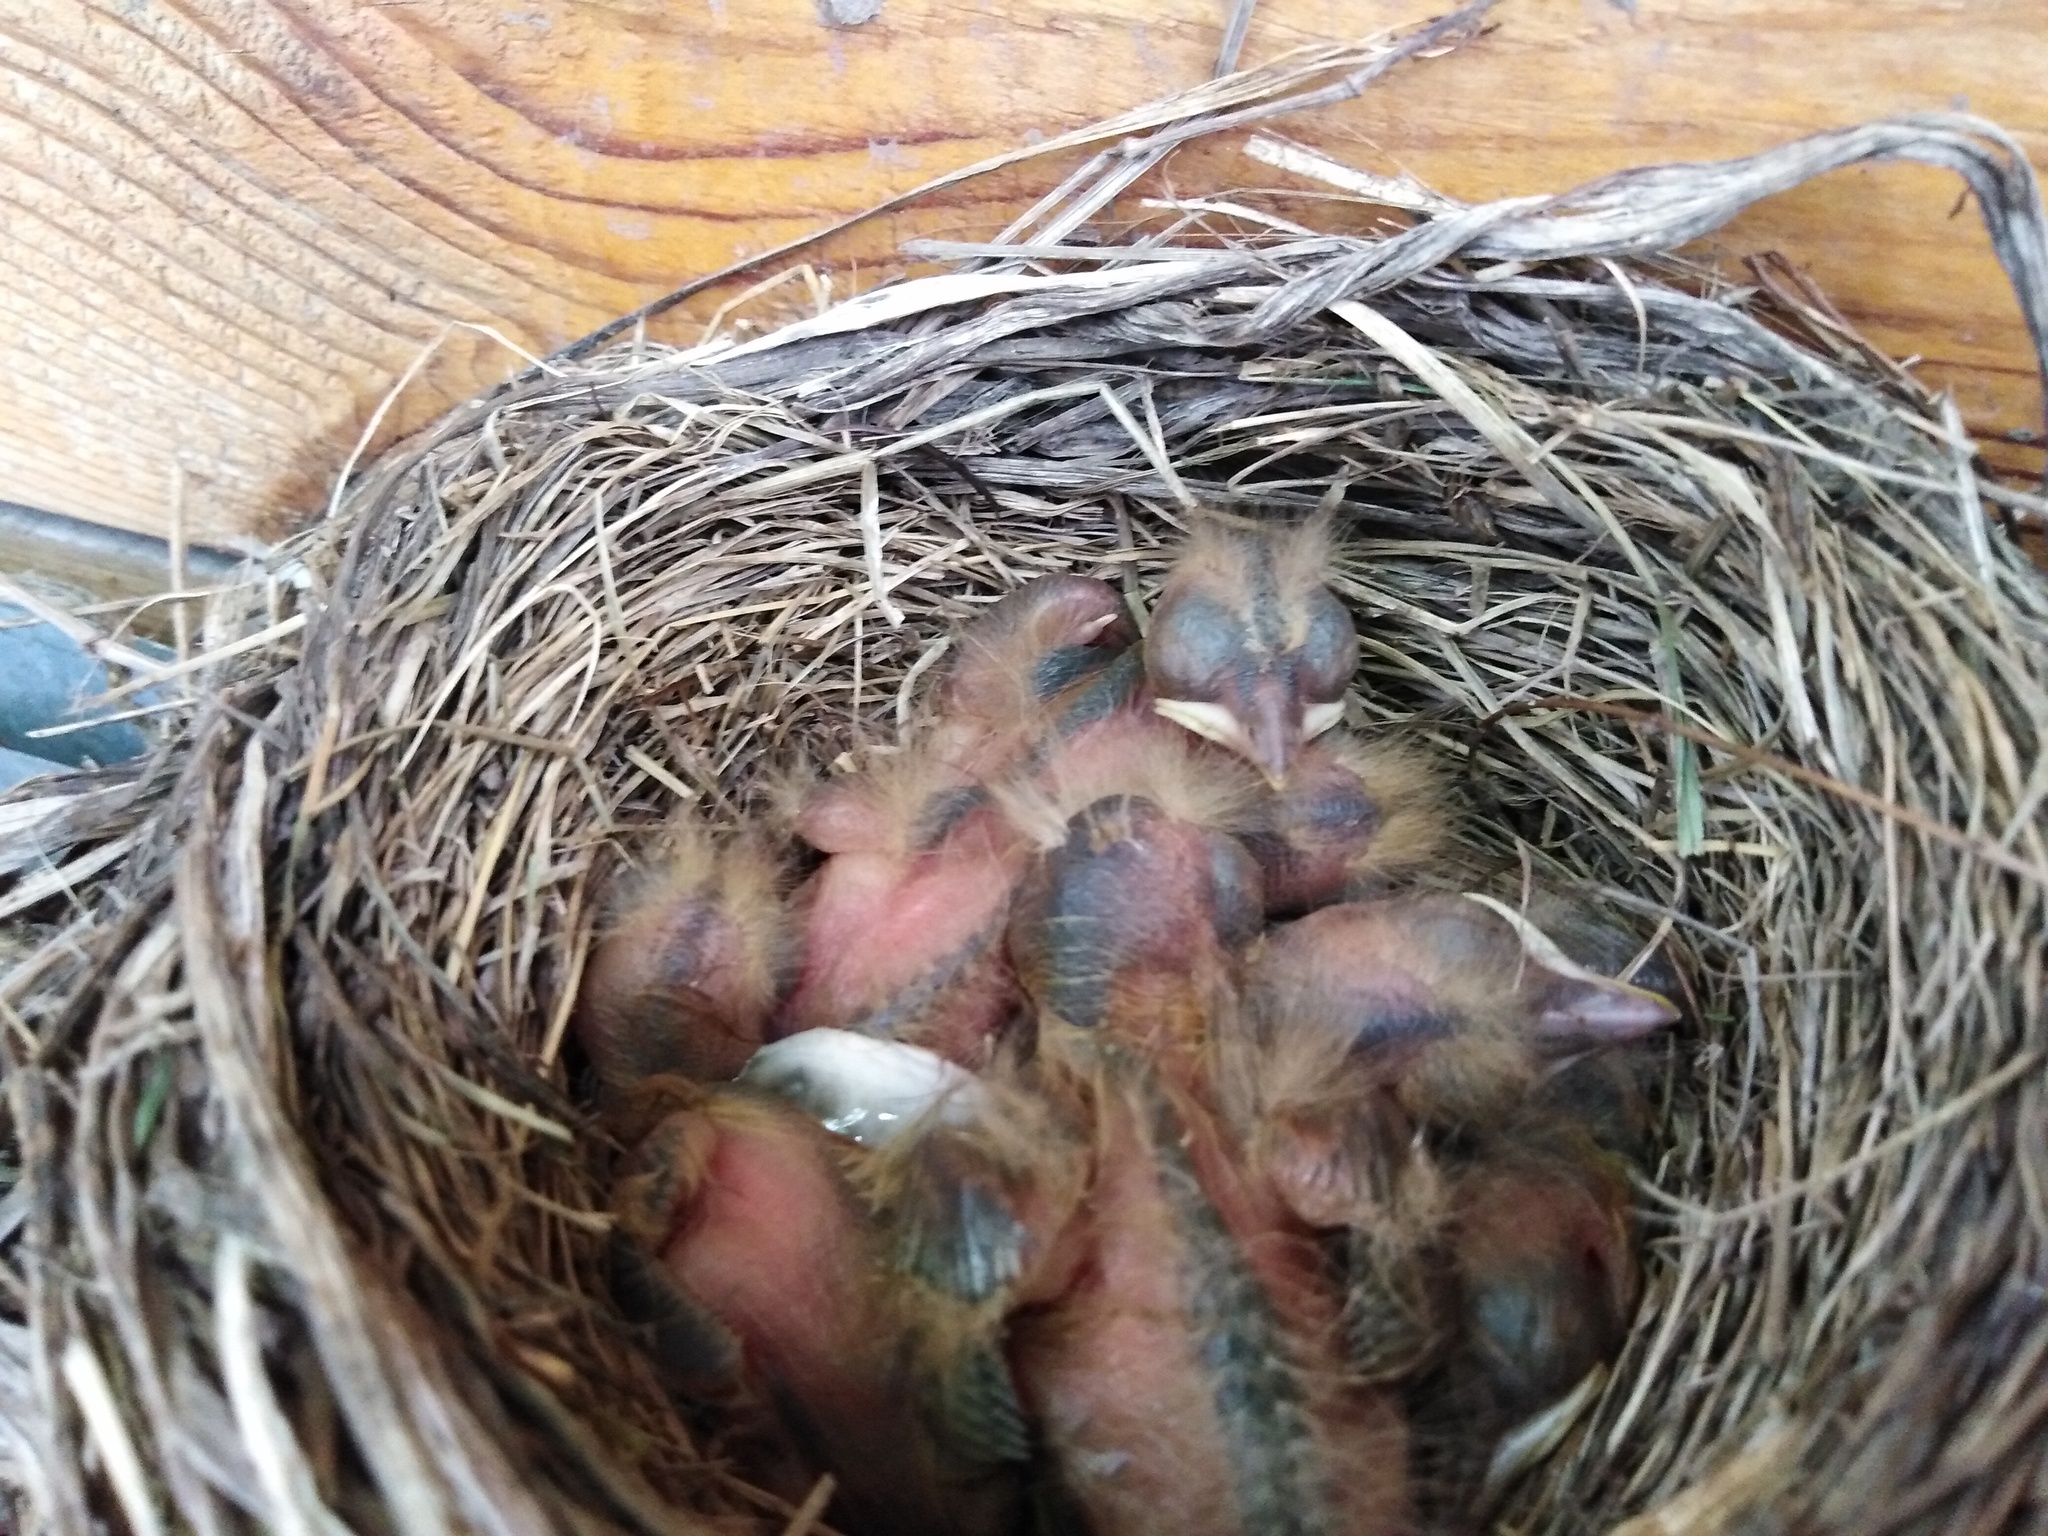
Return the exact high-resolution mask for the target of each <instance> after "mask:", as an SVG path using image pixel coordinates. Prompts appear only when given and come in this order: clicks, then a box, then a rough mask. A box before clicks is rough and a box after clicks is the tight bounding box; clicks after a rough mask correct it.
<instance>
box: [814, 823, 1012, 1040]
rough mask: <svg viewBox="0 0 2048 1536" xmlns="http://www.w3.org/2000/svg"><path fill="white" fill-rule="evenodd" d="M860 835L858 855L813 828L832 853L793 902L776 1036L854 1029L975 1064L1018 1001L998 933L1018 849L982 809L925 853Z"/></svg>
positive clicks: (843, 841)
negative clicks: (794, 956) (800, 949)
mask: <svg viewBox="0 0 2048 1536" xmlns="http://www.w3.org/2000/svg"><path fill="white" fill-rule="evenodd" d="M840 819H842V820H844V819H849V818H846V817H841V818H840ZM804 830H805V831H806V833H807V834H808V833H810V832H811V831H813V830H818V829H815V828H814V827H811V826H806V827H805V828H804ZM870 830H871V834H872V835H870V836H869V837H868V838H866V839H865V842H866V846H857V838H856V836H850V835H846V834H847V832H848V829H847V828H844V827H840V826H834V827H833V828H831V829H830V830H829V831H825V830H818V835H819V836H820V837H822V838H825V839H827V842H828V843H836V844H837V846H836V847H832V846H828V847H827V851H828V852H830V854H831V857H830V858H828V859H827V860H826V862H825V864H824V866H823V867H822V868H821V869H819V870H818V872H817V873H816V874H814V875H813V876H812V877H811V878H810V880H809V881H808V882H806V884H805V885H804V887H803V888H802V889H801V890H800V891H798V893H797V896H796V901H795V909H796V914H797V920H798V922H799V923H800V925H801V929H802V933H803V946H804V957H803V964H802V968H801V970H800V971H799V973H798V976H797V982H796V986H795V988H794V989H793V990H792V991H791V993H790V995H789V997H788V998H787V999H786V1001H785V1002H784V1004H783V1007H782V1009H781V1011H780V1013H779V1014H778V1015H777V1020H776V1029H777V1032H778V1034H783V1035H787V1034H794V1033H795V1032H797V1031H798V1030H804V1029H818V1028H833V1029H855V1030H861V1031H864V1032H866V1033H870V1034H879V1035H886V1036H888V1037H889V1038H892V1039H900V1040H904V1041H907V1042H909V1043H911V1044H915V1045H921V1046H923V1047H925V1048H926V1049H927V1050H932V1051H936V1052H938V1053H939V1054H940V1055H942V1056H945V1057H946V1058H948V1059H949V1060H953V1061H957V1062H959V1063H960V1064H962V1065H963V1066H969V1067H979V1066H982V1065H984V1064H986V1062H987V1061H988V1059H989V1054H990V1052H991V1050H992V1049H993V1046H994V1043H995V1041H996V1039H997V1037H998V1035H999V1034H1000V1032H1001V1030H1002V1028H1003V1026H1004V1024H1005V1023H1006V1022H1007V1021H1008V1019H1009V1017H1010V1015H1011V1013H1012V1011H1013V1010H1014V1008H1015V1006H1016V1001H1017V991H1016V984H1015V981H1014V979H1013V977H1012V976H1011V973H1010V969H1009V964H1008V961H1007V959H1006V958H1005V956H1004V954H1003V948H1002V924H1003V920H1004V915H1005V913H1006V912H1007V911H1008V908H1009V902H1010V892H1011V890H1012V888H1013V887H1014V886H1015V885H1016V883H1017V880H1018V879H1019V878H1020V876H1021V875H1022V873H1023V870H1024V868H1025V866H1026V862H1027V859H1028V857H1029V854H1028V849H1027V847H1026V845H1025V843H1024V840H1023V838H1022V837H1021V836H1020V835H1019V834H1018V833H1016V832H1015V831H1014V829H1012V828H1011V827H1009V826H1008V824H1007V823H1005V822H1004V821H1003V820H1002V819H1001V818H1000V817H999V816H998V815H997V814H996V813H995V812H994V811H992V810H991V809H989V808H987V807H978V808H976V809H974V810H971V811H969V812H968V813H967V814H966V815H965V816H964V817H963V818H962V819H961V821H960V822H959V823H958V824H957V825H956V826H955V827H954V828H953V829H952V830H951V831H950V832H948V833H947V834H946V835H945V836H944V837H943V838H942V839H941V840H940V841H939V842H938V843H937V844H936V845H935V846H933V847H930V848H927V849H914V848H913V849H906V848H904V847H902V846H901V841H900V840H898V839H896V838H894V837H892V836H890V835H889V833H888V829H886V828H885V827H883V826H882V825H880V824H879V823H877V824H876V825H874V826H873V827H872V828H871V829H870ZM835 834H837V835H835Z"/></svg>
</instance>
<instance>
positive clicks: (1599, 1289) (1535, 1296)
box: [1411, 1112, 1640, 1504]
mask: <svg viewBox="0 0 2048 1536" xmlns="http://www.w3.org/2000/svg"><path fill="white" fill-rule="evenodd" d="M1446 1234H1447V1248H1448V1253H1449V1271H1450V1277H1451V1289H1452V1294H1453V1300H1452V1303H1451V1306H1452V1310H1453V1312H1454V1317H1455V1322H1454V1328H1453V1335H1452V1337H1453V1340H1454V1342H1453V1345H1452V1347H1451V1348H1450V1350H1449V1351H1448V1352H1447V1353H1446V1355H1445V1356H1444V1358H1443V1360H1442V1362H1441V1365H1440V1366H1439V1368H1438V1369H1437V1371H1436V1372H1435V1373H1433V1375H1431V1376H1430V1377H1427V1378H1424V1379H1422V1380H1420V1381H1418V1382H1417V1383H1416V1384H1415V1387H1414V1390H1413V1392H1412V1393H1411V1407H1412V1412H1413V1418H1414V1422H1415V1424H1416V1433H1417V1440H1418V1447H1417V1451H1418V1458H1419V1460H1420V1461H1421V1463H1422V1465H1423V1466H1425V1467H1426V1468H1429V1469H1430V1471H1429V1475H1428V1477H1427V1479H1426V1481H1427V1482H1428V1483H1429V1484H1430V1485H1431V1486H1432V1487H1433V1488H1434V1489H1436V1490H1437V1491H1438V1493H1439V1496H1441V1497H1443V1498H1445V1500H1446V1502H1449V1503H1452V1504H1457V1503H1461V1502H1469V1501H1471V1500H1473V1499H1475V1498H1480V1499H1483V1498H1484V1497H1486V1496H1487V1495H1489V1494H1491V1493H1492V1492H1494V1491H1496V1490H1497V1489H1498V1488H1499V1487H1500V1486H1502V1485H1503V1484H1504V1483H1505V1482H1506V1481H1507V1480H1508V1479H1510V1478H1512V1477H1514V1476H1515V1475H1517V1474H1518V1473H1519V1472H1521V1471H1522V1470H1524V1469H1525V1468H1526V1467H1527V1466H1528V1465H1529V1464H1530V1463H1531V1462H1533V1461H1534V1460H1536V1459H1537V1458H1538V1457H1540V1456H1542V1455H1544V1454H1547V1452H1548V1451H1549V1449H1550V1447H1551V1446H1552V1445H1554V1444H1555V1442H1556V1440H1557V1438H1558V1437H1559V1436H1561V1435H1562V1434H1563V1433H1564V1432H1565V1431H1566V1430H1567V1429H1569V1427H1570V1424H1571V1421H1572V1420H1573V1418H1575V1417H1576V1415H1577V1413H1578V1411H1579V1410H1580V1409H1581V1408H1583V1407H1584V1405H1585V1402H1586V1400H1587V1399H1588V1398H1589V1396H1590V1395H1591V1393H1592V1391H1594V1390H1596V1389H1597V1387H1598V1385H1599V1383H1600V1380H1601V1375H1600V1372H1601V1370H1602V1368H1603V1367H1604V1366H1605V1365H1606V1364H1607V1362H1609V1361H1611V1360H1612V1359H1613V1358H1614V1357H1615V1355H1616V1354H1618V1353H1619V1352H1620V1350H1621V1346H1622V1344H1623V1342H1624V1341H1625V1340H1626V1338H1627V1336H1628V1327H1629V1322H1630V1318H1631V1316H1632V1314H1633V1313H1634V1310H1635V1305H1636V1299H1637V1295H1638V1293H1639V1290H1640V1275H1639V1271H1638V1268H1637V1263H1636V1254H1635V1241H1634V1231H1633V1223H1632V1219H1631V1214H1630V1190H1629V1181H1628V1177H1627V1172H1626V1165H1625V1164H1623V1163H1622V1162H1621V1161H1620V1160H1619V1159H1617V1158H1615V1157H1613V1156H1612V1155H1610V1154H1607V1153H1605V1152H1603V1151H1601V1150H1600V1149H1599V1148H1598V1147H1596V1146H1595V1145H1594V1143H1593V1141H1592V1139H1591V1138H1590V1137H1589V1136H1588V1135H1587V1134H1586V1133H1585V1131H1584V1129H1583V1128H1582V1127H1580V1126H1577V1125H1576V1124H1574V1123H1573V1122H1571V1121H1569V1120H1564V1119H1559V1118H1556V1117H1554V1116H1551V1115H1549V1114H1546V1113H1542V1112H1532V1113H1528V1114H1524V1115H1522V1116H1519V1117H1517V1118H1516V1120H1515V1121H1514V1122H1512V1123H1511V1124H1510V1125H1509V1126H1507V1127H1506V1128H1505V1129H1504V1130H1502V1131H1501V1132H1500V1133H1498V1134H1496V1135H1493V1136H1490V1137H1488V1138H1486V1139H1485V1140H1483V1141H1482V1143H1481V1144H1480V1146H1479V1148H1478V1149H1477V1153H1476V1155H1475V1156H1474V1157H1473V1158H1472V1160H1471V1161H1470V1163H1469V1164H1468V1165H1467V1166H1466V1167H1464V1168H1463V1169H1462V1170H1461V1171H1460V1172H1459V1173H1458V1174H1457V1175H1456V1177H1455V1179H1454V1182H1453V1185H1452V1190H1451V1195H1450V1212H1449V1217H1448V1221H1447V1224H1446Z"/></svg>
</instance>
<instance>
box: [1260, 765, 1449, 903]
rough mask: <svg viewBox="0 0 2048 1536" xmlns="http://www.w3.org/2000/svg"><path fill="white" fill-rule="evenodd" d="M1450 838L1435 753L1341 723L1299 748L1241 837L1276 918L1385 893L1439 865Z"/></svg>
mask: <svg viewBox="0 0 2048 1536" xmlns="http://www.w3.org/2000/svg"><path fill="white" fill-rule="evenodd" d="M1449 839H1450V822H1449V818H1448V816H1447V814H1446V812H1445V809H1444V805H1443V797H1442V793H1441V790H1440V788H1439V785H1438V781H1437V775H1436V772H1435V769H1434V767H1433V765H1432V764H1431V763H1430V761H1429V760H1428V758H1426V757H1425V756H1424V755H1423V754H1421V753H1420V752H1417V751H1414V750H1412V749H1409V748H1404V747H1399V746H1393V745H1388V744H1383V743H1368V742H1364V741H1361V740H1359V739H1358V738H1357V737H1355V736H1352V735H1349V734H1348V733H1345V732H1341V731H1332V732H1331V733H1329V734H1328V735H1326V736H1323V737H1321V738H1320V739H1318V740H1316V741H1313V742H1310V743H1309V744H1307V745H1306V746H1304V747H1303V748H1302V749H1301V752H1300V754H1299V755H1298V756H1297V757H1296V759H1295V762H1294V766H1293V768H1292V770H1291V771H1290V772H1289V774H1288V776H1287V781H1286V782H1285V783H1284V784H1282V785H1280V786H1279V787H1278V788H1277V789H1274V790H1273V791H1272V792H1271V794H1270V796H1269V798H1268V800H1267V802H1266V804H1265V805H1264V806H1263V807H1262V810H1261V814H1260V815H1259V818H1258V820H1257V822H1256V824H1255V827H1254V829H1253V830H1251V831H1248V832H1247V833H1246V834H1245V836H1244V842H1245V846H1246V847H1247V848H1249V849H1250V850H1251V853H1252V857H1253V858H1255V859H1257V860H1258V862H1259V869H1260V871H1261V873H1262V874H1263V875H1264V877H1265V888H1266V911H1267V913H1268V914H1269V915H1270V916H1274V917H1287V916H1293V915H1295V914H1298V913H1302V912H1307V911H1310V910H1312V909H1313V908H1316V907H1323V906H1328V905H1330V904H1331V903H1332V902H1337V901H1348V900H1356V899H1359V898H1361V897H1366V896H1374V895H1379V894H1382V893H1383V892H1384V891H1385V890H1386V889H1387V888H1388V887H1389V886H1391V885H1393V884H1394V883H1396V882H1398V881H1400V880H1402V879H1404V878H1406V877H1407V876H1409V875H1412V874H1415V873H1417V872H1418V871H1420V870H1423V869H1427V868H1429V867H1430V866H1431V865H1432V864H1434V863H1435V862H1436V861H1437V860H1438V858H1439V857H1440V856H1441V855H1442V854H1443V853H1444V851H1445V849H1446V846H1447V844H1448V842H1449Z"/></svg>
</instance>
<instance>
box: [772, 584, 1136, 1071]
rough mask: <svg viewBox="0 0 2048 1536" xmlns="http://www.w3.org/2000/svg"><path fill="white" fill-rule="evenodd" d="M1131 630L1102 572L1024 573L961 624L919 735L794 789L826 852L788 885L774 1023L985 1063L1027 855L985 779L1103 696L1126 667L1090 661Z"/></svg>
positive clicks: (1021, 764)
mask: <svg viewBox="0 0 2048 1536" xmlns="http://www.w3.org/2000/svg"><path fill="white" fill-rule="evenodd" d="M1134 638H1135V629H1134V628H1133V626H1132V624H1131V620H1130V614H1129V610H1128V609H1127V608H1126V606H1125V604H1124V601H1123V598H1122V596H1121V595H1120V594H1118V592H1117V591H1116V589H1115V588H1113V587H1110V586H1108V585H1107V584H1106V583H1103V582H1100V581H1093V580H1090V579H1087V578H1085V577H1079V576H1047V577H1042V578H1040V579H1039V580H1036V581H1033V582H1030V583H1027V584H1026V585H1024V586H1022V587H1019V588H1018V589H1017V590H1015V591H1013V592H1011V593H1009V594H1008V595H1006V596H1005V597H1003V598H1001V599H999V600H998V601H997V602H995V603H994V604H993V605H991V606H990V607H989V608H987V609H985V610H983V611H982V612H980V613H979V614H977V615H976V616H975V617H974V618H973V619H971V620H970V621H968V622H967V623H966V624H964V625H962V626H961V627H960V629H959V631H958V632H957V634H956V635H955V645H956V648H957V655H956V657H955V660H954V663H953V666H952V669H951V671H950V672H949V673H948V675H947V677H946V680H945V682H944V684H943V685H942V687H941V689H940V690H939V697H938V706H939V711H940V713H939V716H938V718H937V719H936V720H935V721H934V722H933V723H932V725H931V728H930V729H929V730H928V731H927V732H926V734H925V736H924V737H923V739H921V740H920V741H919V742H917V743H916V744H914V745H913V746H912V747H911V748H910V749H908V750H907V751H905V752H904V753H902V754H900V755H898V756H896V757H894V758H892V759H890V760H888V761H886V762H885V763H883V764H882V765H881V766H880V767H878V768H876V769H873V770H871V771H869V772H867V773H865V774H863V775H860V776H859V777H857V778H853V779H850V780H842V781H837V782H834V783H831V784H827V785H824V786H821V787H819V788H817V789H816V790H814V791H813V792H812V793H811V794H810V795H809V796H808V797H807V799H806V801H805V803H804V804H803V805H802V807H801V808H800V810H799V811H798V814H797V817H796V830H797V832H798V834H799V835H800V836H801V837H802V838H803V839H804V840H805V841H806V842H808V843H810V844H811V846H812V847H814V848H816V849H818V850H819V851H820V852H822V853H825V854H827V855H828V858H827V860H826V862H825V864H824V867H823V868H821V869H820V870H819V871H818V872H817V873H816V874H815V875H814V876H813V877H812V878H811V880H810V881H809V882H807V883H806V885H805V886H804V887H803V889H802V890H800V891H799V892H798V895H797V898H796V902H795V906H796V908H797V913H798V919H799V922H800V924H801V928H802V933H803V964H802V969H801V972H800V974H799V975H798V978H797V982H796V986H795V988H794V990H793V992H792V994H791V996H790V998H789V1000H788V1002H787V1004H786V1005H785V1007H784V1009H783V1011H782V1015H781V1018H780V1020H779V1024H780V1027H781V1029H782V1030H783V1031H784V1032H790V1031H798V1030H807V1029H820V1028H843V1029H858V1030H862V1031H865V1032H867V1033H870V1034H875V1035H878V1036H882V1037H886V1038H890V1039H900V1040H904V1041H907V1042H910V1043H915V1044H921V1045H925V1046H929V1047H931V1048H932V1049H934V1050H937V1051H939V1052H940V1053H941V1054H943V1055H945V1056H947V1057H949V1058H950V1059H953V1060H956V1061H961V1062H965V1063H968V1064H971V1065H981V1064H983V1063H984V1062H985V1061H986V1060H987V1059H988V1057H989V1053H990V1052H991V1051H992V1050H993V1049H994V1047H995V1044H996V1042H997V1038H998V1036H999V1034H1000V1031H1001V1029H1002V1027H1003V1025H1004V1023H1005V1022H1006V1021H1007V1019H1008V1017H1009V1015H1010V1013H1011V1011H1012V1009H1013V1007H1014V1005H1015V1003H1016V1001H1017V994H1016V988H1015V985H1014V981H1013V980H1012V977H1011V974H1010V971H1009V967H1008V964H1007V961H1006V960H1005V958H1004V956H1003V953H1002V944H1001V936H1002V927H1003V921H1004V917H1005V914H1006V911H1007V908H1008V903H1009V899H1010V894H1011V890H1012V888H1013V887H1014V885H1015V883H1016V881H1017V880H1018V878H1019V877H1020V876H1021V874H1022V873H1023V870H1024V868H1025V867H1026V865H1027V864H1028V862H1029V858H1030V852H1029V849H1028V846H1027V843H1026V840H1025V838H1024V836H1023V834H1022V833H1021V832H1020V831H1019V830H1018V829H1017V828H1016V827H1015V826H1014V825H1013V824H1012V822H1011V820H1010V818H1009V817H1008V816H1007V814H1006V813H1005V812H1004V811H1003V810H1002V809H1000V808H999V807H998V806H997V805H996V804H995V800H994V797H993V795H992V792H991V791H992V787H993V786H996V785H999V784H1001V783H1002V782H1004V781H1005V779H1006V778H1007V777H1008V776H1010V775H1013V774H1016V773H1018V772H1024V773H1029V772H1031V771H1033V770H1034V769H1035V767H1037V766H1041V765H1042V764H1043V762H1044V761H1045V760H1046V759H1047V758H1048V757H1049V756H1051V755H1054V754H1056V753H1057V750H1058V743H1059V742H1060V741H1061V740H1062V739H1063V733H1066V732H1071V731H1074V730H1079V729H1082V728H1084V727H1085V726H1086V725H1087V724H1088V723H1090V722H1092V720H1094V719H1095V718H1098V717H1099V716H1102V715H1106V714H1110V713H1114V712H1115V711H1116V710H1117V709H1118V708H1119V707H1120V705H1121V702H1122V700H1123V699H1124V698H1125V697H1126V696H1128V695H1130V694H1131V693H1132V692H1133V691H1134V688H1135V676H1136V668H1135V663H1131V664H1129V665H1127V666H1125V667H1124V668H1123V669H1122V670H1123V671H1125V672H1128V673H1129V674H1130V676H1129V678H1128V679H1124V680H1122V681H1119V680H1118V679H1117V678H1114V677H1110V676H1108V675H1107V674H1109V673H1111V672H1114V671H1116V670H1117V668H1118V666H1119V663H1118V658H1119V656H1120V655H1121V653H1122V652H1123V651H1124V650H1125V649H1127V648H1128V646H1129V645H1130V643H1131V641H1132V640H1133V639H1134ZM1098 695H1099V696H1100V697H1099V698H1098Z"/></svg>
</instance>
